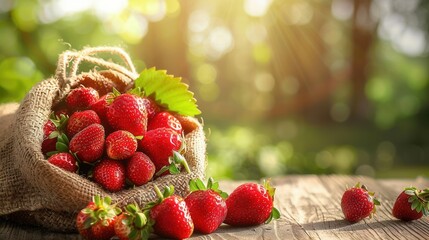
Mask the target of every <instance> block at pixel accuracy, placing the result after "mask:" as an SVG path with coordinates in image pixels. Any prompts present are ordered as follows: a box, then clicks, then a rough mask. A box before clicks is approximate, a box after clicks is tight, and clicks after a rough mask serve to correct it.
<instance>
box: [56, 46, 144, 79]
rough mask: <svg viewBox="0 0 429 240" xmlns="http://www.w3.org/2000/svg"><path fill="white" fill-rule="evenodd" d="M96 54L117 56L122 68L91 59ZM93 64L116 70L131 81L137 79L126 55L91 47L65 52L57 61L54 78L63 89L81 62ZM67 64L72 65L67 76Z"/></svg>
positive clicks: (108, 48)
mask: <svg viewBox="0 0 429 240" xmlns="http://www.w3.org/2000/svg"><path fill="white" fill-rule="evenodd" d="M98 53H109V54H112V55H118V56H119V57H120V58H121V59H122V60H123V61H124V65H125V66H126V67H124V66H121V65H119V64H117V63H113V62H108V61H106V60H104V59H102V58H97V57H93V56H91V55H95V54H98ZM83 61H86V62H89V63H93V64H95V65H98V66H103V67H106V68H108V69H113V70H116V71H118V72H120V73H122V74H124V75H126V76H127V77H129V78H131V79H135V78H137V76H138V74H137V72H136V69H135V67H134V65H133V63H132V61H131V58H130V57H129V56H128V54H127V53H126V52H125V51H124V50H122V49H121V48H118V47H93V48H85V49H83V50H82V51H65V52H64V53H62V54H61V55H60V57H59V59H58V65H57V71H56V78H57V79H58V81H59V82H60V86H62V87H64V86H66V85H69V84H70V83H71V79H72V78H74V77H76V75H77V74H78V70H79V67H80V64H81V63H82V62H83ZM69 63H72V65H71V68H70V72H69V74H68V73H67V72H68V71H67V67H68V66H69Z"/></svg>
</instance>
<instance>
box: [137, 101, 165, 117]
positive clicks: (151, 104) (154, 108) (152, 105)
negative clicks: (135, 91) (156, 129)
mask: <svg viewBox="0 0 429 240" xmlns="http://www.w3.org/2000/svg"><path fill="white" fill-rule="evenodd" d="M141 101H142V102H143V104H144V106H145V107H146V111H147V117H148V118H149V119H151V118H153V117H154V116H155V114H157V113H158V112H160V111H161V108H160V107H159V106H158V104H156V102H155V101H154V100H152V98H149V97H143V98H141Z"/></svg>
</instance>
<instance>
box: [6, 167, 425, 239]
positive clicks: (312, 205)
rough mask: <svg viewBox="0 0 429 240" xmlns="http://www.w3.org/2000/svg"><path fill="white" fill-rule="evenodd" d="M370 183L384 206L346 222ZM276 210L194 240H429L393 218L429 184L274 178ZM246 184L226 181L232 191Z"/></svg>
mask: <svg viewBox="0 0 429 240" xmlns="http://www.w3.org/2000/svg"><path fill="white" fill-rule="evenodd" d="M358 181H359V182H361V183H364V184H365V185H366V186H367V187H368V188H369V189H370V190H371V191H375V192H376V196H377V197H378V198H379V200H380V201H381V206H380V207H379V208H378V211H377V215H376V217H375V218H373V219H365V220H363V221H361V222H358V223H355V224H350V223H348V222H347V221H345V220H344V219H343V214H342V212H341V206H340V201H341V196H342V193H343V192H344V190H345V188H346V186H354V185H355V184H356V182H358ZM272 182H273V184H274V185H275V186H276V188H277V190H276V199H275V205H276V206H277V208H278V209H279V210H280V211H281V213H282V217H281V218H280V219H278V220H277V221H274V222H272V223H270V224H267V225H261V226H257V227H249V228H232V227H229V226H226V225H222V226H221V227H220V229H218V230H217V231H216V232H215V233H212V234H210V235H197V234H194V235H193V236H192V238H191V239H279V240H283V239H365V240H369V239H429V219H428V218H422V219H420V220H417V221H413V222H402V221H399V220H396V219H394V218H393V217H392V215H391V209H392V206H393V203H394V200H395V199H396V197H397V195H398V194H399V192H400V191H401V190H402V189H403V188H404V187H406V186H410V185H413V186H416V187H419V188H425V187H429V179H425V178H416V179H407V180H400V179H391V180H375V179H372V178H368V177H360V176H342V175H327V176H317V175H300V176H286V177H279V178H274V179H272ZM240 183H241V182H236V181H221V182H220V187H221V188H222V189H224V191H226V192H231V191H232V190H233V189H234V188H235V187H236V186H238V185H239V184H240ZM0 239H16V240H20V239H36V240H37V239H47V240H48V239H81V238H80V236H79V235H77V234H62V233H53V232H48V231H46V230H42V229H38V228H34V227H24V226H18V225H15V224H12V223H9V222H5V221H3V222H1V221H0Z"/></svg>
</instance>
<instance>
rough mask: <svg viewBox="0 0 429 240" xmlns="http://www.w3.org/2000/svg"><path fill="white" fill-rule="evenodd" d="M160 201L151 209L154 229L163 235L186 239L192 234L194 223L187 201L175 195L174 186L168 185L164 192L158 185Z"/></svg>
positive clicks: (157, 191)
mask: <svg viewBox="0 0 429 240" xmlns="http://www.w3.org/2000/svg"><path fill="white" fill-rule="evenodd" d="M155 191H156V193H157V195H158V197H159V200H158V202H156V203H155V206H153V207H152V208H151V209H150V217H151V218H152V219H153V220H154V221H155V224H154V225H153V229H154V231H155V233H156V234H158V235H159V236H161V237H167V238H175V239H184V238H188V237H190V236H191V235H192V233H193V231H194V224H193V222H192V218H191V214H190V213H189V210H188V207H187V206H186V202H185V201H184V200H183V198H181V197H180V196H177V195H173V193H174V187H173V186H170V187H166V189H165V190H164V194H162V193H161V191H160V190H159V189H158V188H157V187H156V185H155Z"/></svg>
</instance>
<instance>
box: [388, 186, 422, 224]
mask: <svg viewBox="0 0 429 240" xmlns="http://www.w3.org/2000/svg"><path fill="white" fill-rule="evenodd" d="M392 215H393V216H394V217H395V218H397V219H400V220H403V221H412V220H417V219H420V218H421V217H422V216H423V215H424V216H429V188H427V189H424V190H420V189H417V188H415V187H407V188H405V189H404V191H402V192H401V193H400V194H399V196H398V197H397V199H396V201H395V204H394V205H393V209H392Z"/></svg>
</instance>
